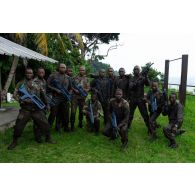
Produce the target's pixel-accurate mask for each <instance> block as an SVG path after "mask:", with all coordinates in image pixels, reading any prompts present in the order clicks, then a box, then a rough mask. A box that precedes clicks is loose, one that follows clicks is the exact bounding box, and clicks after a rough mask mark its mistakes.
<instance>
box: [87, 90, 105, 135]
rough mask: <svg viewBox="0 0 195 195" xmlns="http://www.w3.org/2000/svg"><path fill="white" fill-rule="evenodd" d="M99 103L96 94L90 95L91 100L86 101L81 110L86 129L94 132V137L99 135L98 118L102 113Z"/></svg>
mask: <svg viewBox="0 0 195 195" xmlns="http://www.w3.org/2000/svg"><path fill="white" fill-rule="evenodd" d="M102 112H103V111H102V106H101V103H100V102H99V101H98V97H97V93H96V92H92V93H91V99H88V100H87V101H86V103H85V106H84V108H83V113H84V114H85V116H86V122H87V128H88V129H90V131H92V132H95V134H96V135H98V134H99V130H100V116H102V115H103V113H102Z"/></svg>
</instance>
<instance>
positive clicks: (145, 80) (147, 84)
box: [144, 76, 150, 86]
mask: <svg viewBox="0 0 195 195" xmlns="http://www.w3.org/2000/svg"><path fill="white" fill-rule="evenodd" d="M144 84H145V85H146V86H150V80H149V78H148V76H146V77H145V79H144Z"/></svg>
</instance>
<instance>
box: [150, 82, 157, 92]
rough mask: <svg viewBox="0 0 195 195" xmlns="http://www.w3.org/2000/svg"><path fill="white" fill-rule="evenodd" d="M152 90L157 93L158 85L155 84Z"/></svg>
mask: <svg viewBox="0 0 195 195" xmlns="http://www.w3.org/2000/svg"><path fill="white" fill-rule="evenodd" d="M151 88H152V91H157V89H158V85H157V83H153V84H152V87H151Z"/></svg>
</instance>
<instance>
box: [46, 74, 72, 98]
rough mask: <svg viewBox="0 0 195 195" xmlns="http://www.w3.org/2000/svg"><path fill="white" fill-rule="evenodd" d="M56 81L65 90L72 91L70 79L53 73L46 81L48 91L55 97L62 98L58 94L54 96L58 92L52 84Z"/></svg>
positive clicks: (64, 75)
mask: <svg viewBox="0 0 195 195" xmlns="http://www.w3.org/2000/svg"><path fill="white" fill-rule="evenodd" d="M54 80H56V81H58V82H59V83H60V84H61V85H63V86H64V87H65V88H66V89H67V90H69V91H70V90H71V89H72V82H71V78H70V77H69V76H68V75H66V74H60V73H59V72H55V73H52V74H51V75H50V76H49V78H48V79H47V86H48V90H50V91H52V93H53V94H55V95H57V96H62V95H59V94H56V92H58V89H56V88H55V87H54V86H53V85H52V82H53V81H54Z"/></svg>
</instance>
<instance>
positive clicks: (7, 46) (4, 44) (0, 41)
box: [0, 36, 58, 63]
mask: <svg viewBox="0 0 195 195" xmlns="http://www.w3.org/2000/svg"><path fill="white" fill-rule="evenodd" d="M0 54H1V55H8V56H12V55H14V56H18V57H21V58H27V59H34V60H38V61H47V62H51V63H57V62H58V61H56V60H54V59H52V58H49V57H47V56H44V55H42V54H39V53H37V52H35V51H33V50H30V49H28V48H26V47H23V46H21V45H19V44H17V43H14V42H12V41H9V40H7V39H5V38H3V37H1V36H0Z"/></svg>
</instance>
